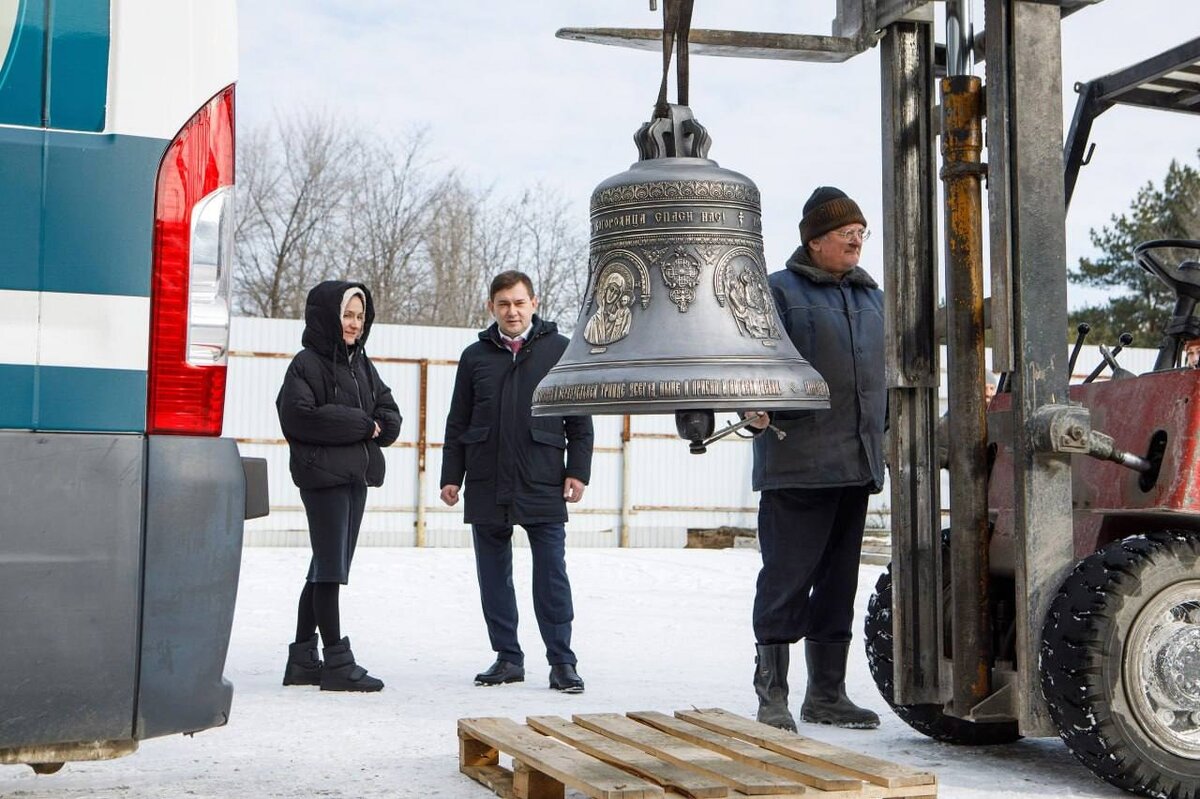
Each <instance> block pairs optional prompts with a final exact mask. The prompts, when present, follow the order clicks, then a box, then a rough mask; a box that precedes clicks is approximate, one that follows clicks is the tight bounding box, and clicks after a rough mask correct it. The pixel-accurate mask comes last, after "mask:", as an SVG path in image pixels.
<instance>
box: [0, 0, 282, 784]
mask: <svg viewBox="0 0 1200 799" xmlns="http://www.w3.org/2000/svg"><path fill="white" fill-rule="evenodd" d="M236 25H237V18H236V9H235V6H234V0H0V339H2V340H3V342H4V346H3V347H0V633H2V634H3V639H4V642H5V648H4V657H2V658H0V763H30V764H33V765H34V767H35V769H37V770H40V771H52V770H55V769H57V767H58V766H59V765H61V763H62V762H63V761H66V760H80V759H93V758H102V757H113V756H116V755H120V754H126V753H128V752H131V751H133V750H134V749H136V747H137V741H139V740H141V739H144V738H149V737H153V736H159V735H166V734H169V733H176V732H194V731H197V730H203V729H206V728H209V727H213V726H216V725H220V724H224V723H225V721H226V720H227V718H228V713H229V707H230V700H231V696H232V687H231V686H230V684H229V683H228V682H227V681H225V680H224V679H223V677H222V671H223V669H224V663H225V654H226V650H227V648H228V644H229V630H230V624H231V622H232V618H233V605H234V597H235V595H236V589H237V579H238V569H239V566H240V563H241V543H242V526H243V520H244V519H245V518H251V517H253V516H255V515H265V513H266V471H265V467H264V466H263V465H262V462H261V461H254V460H246V461H245V462H244V461H243V459H242V458H241V457H240V456H239V453H238V449H237V445H236V443H235V442H233V441H232V440H230V439H224V438H220V437H219V436H220V433H221V420H222V414H223V411H224V402H225V374H226V349H227V344H228V334H229V294H230V274H229V270H230V269H231V267H232V239H233V227H232V224H233V220H232V200H233V178H234V171H233V170H234V85H233V84H234V78H235V73H236V56H237V38H236Z"/></svg>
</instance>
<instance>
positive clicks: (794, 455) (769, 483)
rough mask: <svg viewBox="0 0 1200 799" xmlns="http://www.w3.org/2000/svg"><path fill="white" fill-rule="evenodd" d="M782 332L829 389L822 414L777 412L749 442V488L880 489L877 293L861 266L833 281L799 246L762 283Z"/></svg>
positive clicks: (882, 397)
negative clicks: (751, 448)
mask: <svg viewBox="0 0 1200 799" xmlns="http://www.w3.org/2000/svg"><path fill="white" fill-rule="evenodd" d="M768 283H769V284H770V286H771V293H772V295H774V297H775V305H776V307H777V308H778V309H779V316H780V318H781V319H782V320H783V327H784V329H785V330H786V331H787V333H788V336H789V337H790V338H791V340H792V343H793V344H795V345H796V349H798V350H799V351H800V354H801V355H803V356H804V357H805V358H806V359H808V360H809V361H810V362H811V363H812V365H813V367H815V368H816V370H817V371H818V372H820V373H821V376H822V377H824V378H825V381H826V382H827V383H828V384H829V404H830V408H829V410H803V411H779V412H775V413H772V414H771V418H772V423H773V424H775V425H776V426H777V427H779V428H780V429H781V430H783V431H784V432H785V433H787V438H785V439H784V440H782V441H780V440H779V438H778V436H776V435H775V434H774V432H772V431H770V430H768V431H766V432H765V433H764V434H761V435H756V436H755V438H754V490H756V491H763V490H767V489H777V488H832V487H837V486H861V485H870V486H871V488H872V490H873V491H878V490H880V489H881V488H882V487H883V472H884V465H883V429H884V422H885V421H886V419H887V390H886V385H885V380H884V356H883V344H884V328H883V292H882V291H880V290H879V287H878V286H877V285H876V283H875V281H874V280H873V279H872V278H871V276H870V275H869V274H867V272H866V270H864V269H862V268H861V267H855V268H854V269H852V270H851V271H850V272H847V273H846V275H845V276H843V277H842V279H841V280H839V279H838V278H837V277H836V276H834V275H832V274H830V273H829V272H826V271H825V270H823V269H820V268H818V267H816V266H813V265H812V264H811V263H810V262H809V259H808V253H807V252H806V251H805V250H804V248H803V247H801V248H799V249H797V250H796V252H795V254H793V255H792V257H791V258H790V259H789V260H788V262H787V269H785V270H782V271H779V272H775V273H773V274H772V275H771V276H770V277H769V278H768Z"/></svg>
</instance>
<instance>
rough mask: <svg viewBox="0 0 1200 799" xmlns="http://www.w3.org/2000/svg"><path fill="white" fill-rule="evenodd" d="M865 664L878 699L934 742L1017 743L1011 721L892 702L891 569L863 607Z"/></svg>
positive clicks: (972, 744)
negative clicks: (975, 718) (984, 719)
mask: <svg viewBox="0 0 1200 799" xmlns="http://www.w3.org/2000/svg"><path fill="white" fill-rule="evenodd" d="M863 626H864V630H863V632H864V636H863V637H864V638H865V639H866V645H867V664H868V665H869V666H870V668H871V676H872V677H874V678H875V685H876V686H877V687H878V688H879V693H880V695H882V696H883V698H884V700H885V701H886V702H887V703H888V705H890V706H891V708H892V710H893V711H895V713H896V715H897V716H899V717H900V718H901V719H902V720H903V721H904V723H906V724H907V725H908V726H910V727H912V728H913V729H914V730H916V731H917V732H919V733H921V734H922V735H928V736H929V737H930V738H932V739H934V740H935V741H941V742H942V743H949V744H959V745H962V746H992V745H995V744H1006V743H1012V742H1013V741H1015V740H1017V739H1019V738H1020V737H1021V734H1020V733H1019V732H1018V731H1017V723H1016V722H1015V721H998V722H986V723H984V722H975V721H965V720H963V719H960V718H955V717H954V716H950V715H947V714H946V713H945V712H944V711H943V710H942V706H941V705H933V704H930V705H897V704H896V703H895V702H894V701H893V699H894V697H895V693H894V692H893V683H892V679H893V671H892V668H893V665H892V664H893V660H892V652H893V639H892V567H891V566H890V565H889V566H888V569H887V571H885V572H884V573H883V574H881V575H879V582H877V583H876V584H875V593H874V594H873V595H872V596H871V601H870V602H869V603H868V604H867V618H866V622H865V623H864V625H863Z"/></svg>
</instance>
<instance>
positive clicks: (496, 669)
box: [475, 660, 525, 685]
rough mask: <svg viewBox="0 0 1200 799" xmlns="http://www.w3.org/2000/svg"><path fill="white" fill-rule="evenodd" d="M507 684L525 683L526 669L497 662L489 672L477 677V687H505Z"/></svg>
mask: <svg viewBox="0 0 1200 799" xmlns="http://www.w3.org/2000/svg"><path fill="white" fill-rule="evenodd" d="M506 682H525V667H524V666H518V665H517V664H516V663H510V662H509V661H507V660H497V661H496V662H495V663H493V664H492V665H491V666H490V667H488V670H487V671H485V672H483V673H481V674H476V675H475V684H476V685H504V683H506Z"/></svg>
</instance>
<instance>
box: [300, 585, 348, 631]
mask: <svg viewBox="0 0 1200 799" xmlns="http://www.w3.org/2000/svg"><path fill="white" fill-rule="evenodd" d="M341 587H342V586H341V584H340V583H305V584H304V590H303V591H301V592H300V606H299V607H298V608H297V611H296V643H300V642H301V641H307V640H308V639H310V638H312V636H313V633H315V632H316V631H317V628H318V627H319V628H320V629H321V642H322V643H323V644H324V645H325V646H333V645H334V644H336V643H337V642H338V641H341V640H342V622H341V613H340V611H339V610H338V590H339V589H341Z"/></svg>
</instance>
